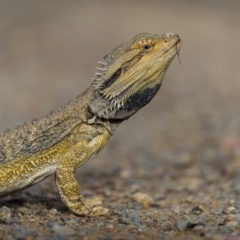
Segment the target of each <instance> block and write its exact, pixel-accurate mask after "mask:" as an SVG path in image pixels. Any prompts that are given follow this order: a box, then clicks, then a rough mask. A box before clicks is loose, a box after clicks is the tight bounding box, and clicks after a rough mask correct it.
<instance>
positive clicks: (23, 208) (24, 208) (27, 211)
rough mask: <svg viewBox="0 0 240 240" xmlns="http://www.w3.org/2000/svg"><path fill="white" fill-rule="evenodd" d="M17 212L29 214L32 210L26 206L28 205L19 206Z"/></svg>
mask: <svg viewBox="0 0 240 240" xmlns="http://www.w3.org/2000/svg"><path fill="white" fill-rule="evenodd" d="M17 213H22V214H25V215H29V214H31V213H32V210H31V209H29V208H26V207H19V208H18V209H17Z"/></svg>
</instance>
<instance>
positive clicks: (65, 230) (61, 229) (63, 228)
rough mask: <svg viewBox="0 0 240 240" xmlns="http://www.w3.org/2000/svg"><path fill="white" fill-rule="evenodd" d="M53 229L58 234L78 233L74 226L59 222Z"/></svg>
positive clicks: (69, 234)
mask: <svg viewBox="0 0 240 240" xmlns="http://www.w3.org/2000/svg"><path fill="white" fill-rule="evenodd" d="M52 231H53V232H54V233H56V234H60V235H64V236H71V235H74V234H75V233H76V232H75V231H74V230H73V229H72V228H70V227H68V226H61V225H59V224H54V225H53V226H52Z"/></svg>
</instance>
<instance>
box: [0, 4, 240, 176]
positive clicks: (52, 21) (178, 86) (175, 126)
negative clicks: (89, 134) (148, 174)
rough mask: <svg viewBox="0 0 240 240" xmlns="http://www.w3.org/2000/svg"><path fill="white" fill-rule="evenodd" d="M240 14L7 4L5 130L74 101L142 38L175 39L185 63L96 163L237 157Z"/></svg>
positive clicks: (0, 103)
mask: <svg viewBox="0 0 240 240" xmlns="http://www.w3.org/2000/svg"><path fill="white" fill-rule="evenodd" d="M239 11H240V1H237V0H231V1H227V0H208V1H190V0H189V1H187V0H182V1H178V0H171V1H159V0H158V1H157V0H155V1H154V0H148V1H141V0H139V1H125V0H123V1H73V0H69V1H64V0H58V1H56V0H52V1H48V0H41V1H30V0H22V1H16V0H8V1H3V0H1V1H0V39H1V40H0V84H1V85H0V119H1V121H0V130H1V131H3V130H5V129H6V128H12V127H14V126H16V125H19V124H21V123H23V122H24V121H30V120H31V119H32V118H35V117H40V116H42V115H43V114H46V113H48V112H50V111H51V110H54V109H56V108H58V107H60V106H62V105H63V104H64V103H65V102H67V101H69V100H71V99H73V98H75V97H76V96H77V95H79V94H80V93H82V92H83V91H84V90H85V88H86V87H88V86H89V84H90V83H91V81H92V77H93V75H94V72H95V67H97V62H98V61H99V60H101V59H102V57H103V56H104V55H105V54H107V53H109V52H110V51H111V49H112V48H113V47H115V46H116V45H118V44H120V43H122V42H125V41H129V40H130V39H131V38H132V37H134V36H135V35H136V34H138V33H139V32H150V33H158V34H161V33H167V32H175V33H178V34H179V35H180V37H181V39H182V42H183V45H182V49H181V52H180V60H181V64H180V63H179V61H178V59H177V58H176V59H175V60H174V62H173V63H172V65H171V66H170V68H169V69H168V72H167V74H166V76H165V79H164V81H163V86H162V88H161V90H160V92H159V94H158V95H157V96H156V97H155V98H154V100H153V101H152V102H151V103H150V104H149V105H148V106H146V107H145V108H144V109H142V110H141V111H139V112H138V113H137V114H136V115H134V116H133V117H131V118H130V119H129V120H128V121H126V122H124V123H123V124H122V125H121V126H120V127H119V128H118V129H117V131H116V134H115V135H114V136H113V137H112V139H111V140H110V143H109V144H108V145H107V147H106V148H105V149H104V150H103V151H102V152H101V153H100V154H99V155H98V156H97V157H95V158H94V159H93V160H91V161H90V162H89V164H90V165H87V166H89V168H90V167H96V168H98V167H100V166H104V165H105V166H107V169H108V168H109V169H111V168H112V167H113V166H119V167H120V168H121V167H123V166H124V165H123V164H126V166H127V167H129V169H131V167H132V166H134V165H132V164H135V165H136V166H140V167H142V169H145V171H147V170H149V171H154V170H155V167H156V166H158V164H159V163H164V162H165V161H170V162H171V160H172V161H174V162H176V161H180V162H181V161H182V162H184V161H190V160H191V161H193V162H195V163H196V162H199V163H200V162H204V161H206V163H207V164H208V161H209V156H211V157H210V158H215V157H212V156H219V155H218V153H219V152H220V153H221V156H223V155H224V154H225V153H227V152H228V151H229V150H232V149H234V151H235V150H236V149H237V150H236V151H238V148H239V146H240V139H239V133H240V132H239V130H240V107H239V103H240V94H239V89H240V50H239V43H240V31H239V29H240V14H239ZM205 152H206V154H207V156H208V157H206V159H205V158H203V157H202V155H201V154H205ZM209 152H210V153H209ZM212 152H213V154H212V155H211V153H212ZM238 152H239V151H238ZM199 154H200V155H201V157H200V158H197V157H196V156H199ZM186 155H187V156H186ZM181 156H183V157H181ZM189 159H190V160H189ZM204 159H205V160H204ZM221 159H222V158H221ZM228 160H229V158H226V162H227V161H228ZM216 161H217V163H219V157H216ZM224 161H225V160H224ZM213 162H214V161H213ZM126 166H124V169H127V168H125V167H126ZM234 166H235V165H234ZM87 168H88V167H87ZM101 169H102V170H103V168H101ZM146 169H147V170H146ZM106 171H107V170H106ZM132 171H133V172H134V171H135V169H133V168H132ZM123 175H124V174H123ZM124 176H125V175H124Z"/></svg>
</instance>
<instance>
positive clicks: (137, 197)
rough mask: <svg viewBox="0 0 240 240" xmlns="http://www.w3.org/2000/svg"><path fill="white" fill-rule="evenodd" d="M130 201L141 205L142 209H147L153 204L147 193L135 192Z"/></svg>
mask: <svg viewBox="0 0 240 240" xmlns="http://www.w3.org/2000/svg"><path fill="white" fill-rule="evenodd" d="M132 199H133V200H134V201H136V202H137V203H139V204H141V205H142V206H143V208H148V207H149V206H150V205H151V204H153V203H154V200H153V198H152V197H150V196H149V195H148V194H147V193H142V192H137V193H134V194H133V195H132Z"/></svg>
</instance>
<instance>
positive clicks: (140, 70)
mask: <svg viewBox="0 0 240 240" xmlns="http://www.w3.org/2000/svg"><path fill="white" fill-rule="evenodd" d="M180 47H181V41H180V38H179V36H178V35H177V34H166V35H162V36H158V35H153V34H148V33H142V34H138V35H137V36H136V37H134V38H133V39H132V40H131V41H130V42H128V43H125V44H122V45H119V46H118V47H116V48H114V49H113V50H112V52H111V53H110V54H108V55H106V56H105V57H104V58H103V60H102V62H100V63H101V67H100V68H99V69H98V71H97V72H96V74H95V77H94V81H93V83H92V84H91V86H90V87H89V88H88V89H87V90H86V91H85V92H84V93H83V94H81V95H80V96H78V97H77V98H75V99H74V100H73V101H71V102H69V103H67V104H66V105H64V106H63V107H61V108H59V109H58V110H56V111H53V112H51V113H50V114H48V115H45V116H43V117H41V118H39V119H35V120H33V121H32V122H28V123H25V124H23V125H21V126H18V127H16V128H14V129H12V130H7V131H5V132H3V133H1V134H0V196H5V195H8V194H10V193H11V192H14V191H16V190H20V189H24V188H26V187H28V186H31V185H33V184H35V183H37V182H39V181H41V180H43V179H44V178H46V177H48V176H49V175H51V174H53V173H55V176H56V185H57V188H58V191H59V193H60V196H61V198H62V200H63V202H64V203H65V204H66V205H67V206H68V207H69V209H70V210H71V211H72V212H74V213H75V214H78V215H87V214H89V215H108V214H109V211H108V209H106V208H103V207H101V206H97V205H99V202H98V201H97V200H96V201H94V200H87V199H83V197H82V196H81V195H80V194H79V190H78V184H77V181H76V179H75V176H74V171H75V169H76V168H77V167H79V166H81V165H82V164H83V163H84V162H85V161H86V160H88V159H89V158H90V157H92V156H93V155H95V154H97V153H98V152H99V151H100V150H101V149H102V148H103V147H104V145H105V144H106V143H107V141H108V139H109V138H110V136H111V135H112V134H113V133H114V131H115V129H116V127H117V126H118V125H119V124H120V123H121V122H122V121H124V120H126V119H128V118H129V117H130V116H131V115H132V114H134V113H135V112H137V111H138V110H139V109H140V108H141V107H143V106H144V105H146V104H147V103H148V102H149V101H150V100H151V99H152V98H153V97H154V95H155V94H156V93H157V91H158V90H159V88H160V86H161V82H162V79H163V76H164V74H165V72H166V70H167V68H168V66H169V65H170V63H171V61H172V60H173V58H174V56H175V55H176V54H178V53H179V50H180Z"/></svg>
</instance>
